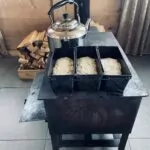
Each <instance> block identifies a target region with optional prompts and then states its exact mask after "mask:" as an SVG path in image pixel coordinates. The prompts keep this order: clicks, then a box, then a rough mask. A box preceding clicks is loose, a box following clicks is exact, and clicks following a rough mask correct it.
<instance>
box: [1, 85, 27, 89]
mask: <svg viewBox="0 0 150 150" xmlns="http://www.w3.org/2000/svg"><path fill="white" fill-rule="evenodd" d="M29 88H30V86H29V87H0V89H29Z"/></svg>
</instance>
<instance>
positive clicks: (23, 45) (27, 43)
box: [17, 30, 38, 49]
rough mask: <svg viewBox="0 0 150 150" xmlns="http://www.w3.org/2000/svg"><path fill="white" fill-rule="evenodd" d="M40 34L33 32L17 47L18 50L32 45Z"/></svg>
mask: <svg viewBox="0 0 150 150" xmlns="http://www.w3.org/2000/svg"><path fill="white" fill-rule="evenodd" d="M37 35H38V32H37V31H36V30H35V31H33V32H31V33H30V34H29V35H27V36H26V37H25V38H24V40H23V41H22V42H21V43H20V44H19V45H18V46H17V49H21V48H23V47H26V46H28V45H29V44H31V43H32V42H33V41H34V40H35V39H36V37H37Z"/></svg>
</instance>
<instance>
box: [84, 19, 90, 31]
mask: <svg viewBox="0 0 150 150" xmlns="http://www.w3.org/2000/svg"><path fill="white" fill-rule="evenodd" d="M90 23H91V18H88V20H87V21H86V24H85V27H86V29H87V30H88V29H89V26H90Z"/></svg>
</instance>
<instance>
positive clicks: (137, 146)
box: [130, 139, 150, 150]
mask: <svg viewBox="0 0 150 150" xmlns="http://www.w3.org/2000/svg"><path fill="white" fill-rule="evenodd" d="M130 145H131V149H132V150H150V139H131V140H130Z"/></svg>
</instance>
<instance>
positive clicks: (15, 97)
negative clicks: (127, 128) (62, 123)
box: [0, 56, 150, 150]
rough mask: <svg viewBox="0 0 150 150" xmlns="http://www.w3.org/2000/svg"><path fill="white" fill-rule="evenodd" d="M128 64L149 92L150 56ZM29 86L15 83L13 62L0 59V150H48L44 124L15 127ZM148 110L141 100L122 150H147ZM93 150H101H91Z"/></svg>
mask: <svg viewBox="0 0 150 150" xmlns="http://www.w3.org/2000/svg"><path fill="white" fill-rule="evenodd" d="M130 60H131V62H132V63H133V66H134V67H135V69H136V70H137V72H138V74H139V76H140V77H141V79H142V81H143V82H144V83H145V86H146V87H147V89H148V90H149V91H150V79H149V78H150V56H144V57H139V58H132V57H130ZM30 85H31V82H30V81H28V82H27V81H26V82H24V81H21V80H19V79H18V77H17V60H16V59H12V58H11V59H10V58H9V59H0V118H1V120H0V150H51V149H52V148H51V141H50V136H49V135H48V128H47V124H46V123H45V122H44V121H39V122H32V123H19V118H20V115H21V111H22V109H23V106H24V99H25V98H26V96H27V93H28V91H29V87H30ZM149 108H150V101H149V98H144V101H142V104H141V107H140V110H139V113H138V116H137V119H136V122H135V125H134V128H133V132H132V134H131V135H130V139H129V141H128V144H127V146H126V150H150V128H149V126H150V109H149ZM69 149H70V148H69ZM79 149H80V150H81V149H83V148H79ZM96 149H98V150H101V149H100V148H94V150H96ZM86 150H87V149H86ZM89 150H90V149H89ZM102 150H117V149H115V148H114V149H107V148H105V149H102Z"/></svg>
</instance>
